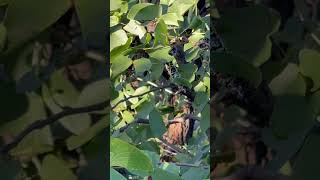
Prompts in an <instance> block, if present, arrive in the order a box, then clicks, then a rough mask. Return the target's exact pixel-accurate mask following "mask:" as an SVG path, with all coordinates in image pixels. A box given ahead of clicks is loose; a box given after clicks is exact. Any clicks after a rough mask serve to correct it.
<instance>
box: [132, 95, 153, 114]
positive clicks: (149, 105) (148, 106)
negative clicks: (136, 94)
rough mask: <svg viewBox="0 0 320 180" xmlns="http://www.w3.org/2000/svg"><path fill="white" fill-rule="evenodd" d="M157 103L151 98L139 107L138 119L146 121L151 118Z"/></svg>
mask: <svg viewBox="0 0 320 180" xmlns="http://www.w3.org/2000/svg"><path fill="white" fill-rule="evenodd" d="M154 106H155V102H154V98H152V97H150V98H148V99H147V100H146V101H144V102H143V103H142V104H141V105H140V106H138V107H137V109H136V110H137V112H138V114H137V117H138V118H142V119H145V118H147V117H148V116H149V114H150V112H151V111H152V110H153V109H154Z"/></svg>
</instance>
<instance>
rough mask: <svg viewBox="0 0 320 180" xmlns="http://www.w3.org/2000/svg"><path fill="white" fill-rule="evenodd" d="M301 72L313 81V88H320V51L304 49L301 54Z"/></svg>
mask: <svg viewBox="0 0 320 180" xmlns="http://www.w3.org/2000/svg"><path fill="white" fill-rule="evenodd" d="M299 59H300V69H301V73H302V74H303V75H305V76H307V77H309V78H311V79H312V81H313V88H312V90H316V89H318V88H320V71H319V69H318V68H317V67H320V61H319V59H320V53H318V52H317V51H314V50H310V49H303V50H301V51H300V54H299Z"/></svg>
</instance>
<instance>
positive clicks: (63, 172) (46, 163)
mask: <svg viewBox="0 0 320 180" xmlns="http://www.w3.org/2000/svg"><path fill="white" fill-rule="evenodd" d="M39 175H40V177H41V179H43V180H56V179H57V176H59V179H60V180H76V179H77V177H76V176H75V175H74V174H73V172H72V171H71V169H69V168H68V166H67V164H66V162H64V161H63V160H61V159H59V158H57V157H56V156H54V155H52V154H49V155H47V156H45V157H44V159H43V162H42V166H41V169H40V172H39Z"/></svg>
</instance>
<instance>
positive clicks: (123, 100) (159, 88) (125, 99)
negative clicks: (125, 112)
mask: <svg viewBox="0 0 320 180" xmlns="http://www.w3.org/2000/svg"><path fill="white" fill-rule="evenodd" d="M168 87H171V85H167V86H160V87H157V88H153V89H151V90H149V91H147V92H144V93H141V94H138V95H134V96H129V97H126V98H124V99H121V100H120V101H118V102H117V103H116V104H115V105H114V106H112V107H111V110H114V109H115V108H116V107H117V106H118V105H119V104H121V103H123V102H126V101H128V100H129V99H132V98H136V97H140V96H143V95H146V94H149V93H151V92H155V91H159V90H161V89H165V88H168Z"/></svg>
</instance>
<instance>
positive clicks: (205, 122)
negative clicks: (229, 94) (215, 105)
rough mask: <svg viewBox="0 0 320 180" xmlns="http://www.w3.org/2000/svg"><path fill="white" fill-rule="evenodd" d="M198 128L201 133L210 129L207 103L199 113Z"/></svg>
mask: <svg viewBox="0 0 320 180" xmlns="http://www.w3.org/2000/svg"><path fill="white" fill-rule="evenodd" d="M200 128H201V130H202V132H206V130H207V129H208V128H210V104H209V103H207V104H206V106H205V107H204V109H203V111H202V112H201V120H200Z"/></svg>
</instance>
